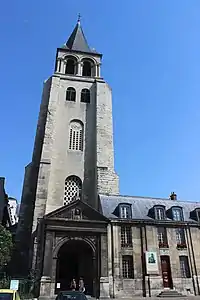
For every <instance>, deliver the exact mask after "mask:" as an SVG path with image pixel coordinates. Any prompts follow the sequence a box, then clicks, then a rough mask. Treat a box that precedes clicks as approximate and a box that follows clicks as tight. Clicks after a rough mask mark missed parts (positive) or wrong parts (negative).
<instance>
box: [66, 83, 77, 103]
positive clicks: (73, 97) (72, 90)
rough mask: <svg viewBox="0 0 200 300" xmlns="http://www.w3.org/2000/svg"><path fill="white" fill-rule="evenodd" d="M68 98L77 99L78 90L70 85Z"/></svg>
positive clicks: (68, 99) (67, 93)
mask: <svg viewBox="0 0 200 300" xmlns="http://www.w3.org/2000/svg"><path fill="white" fill-rule="evenodd" d="M66 100H67V101H73V102H75V101H76V90H75V89H74V88H73V87H68V89H67V92H66Z"/></svg>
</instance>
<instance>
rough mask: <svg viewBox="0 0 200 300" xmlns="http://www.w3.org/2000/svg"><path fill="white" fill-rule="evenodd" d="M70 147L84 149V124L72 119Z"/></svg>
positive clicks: (77, 149)
mask: <svg viewBox="0 0 200 300" xmlns="http://www.w3.org/2000/svg"><path fill="white" fill-rule="evenodd" d="M69 149H70V150H75V151H83V124H82V123H81V122H79V121H72V122H71V123H70V129H69Z"/></svg>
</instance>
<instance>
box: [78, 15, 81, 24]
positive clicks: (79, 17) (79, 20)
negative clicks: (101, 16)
mask: <svg viewBox="0 0 200 300" xmlns="http://www.w3.org/2000/svg"><path fill="white" fill-rule="evenodd" d="M80 23H81V14H80V13H79V14H78V24H80Z"/></svg>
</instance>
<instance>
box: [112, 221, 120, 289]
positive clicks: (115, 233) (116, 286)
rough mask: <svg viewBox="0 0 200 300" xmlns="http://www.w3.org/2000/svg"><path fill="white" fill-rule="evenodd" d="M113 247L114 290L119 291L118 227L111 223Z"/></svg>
mask: <svg viewBox="0 0 200 300" xmlns="http://www.w3.org/2000/svg"><path fill="white" fill-rule="evenodd" d="M113 248H114V251H113V252H114V254H113V255H114V274H113V277H114V289H115V291H119V290H120V289H121V286H120V285H121V280H120V277H121V276H120V274H121V273H120V271H121V270H120V261H121V259H120V250H121V245H120V227H119V226H117V225H113Z"/></svg>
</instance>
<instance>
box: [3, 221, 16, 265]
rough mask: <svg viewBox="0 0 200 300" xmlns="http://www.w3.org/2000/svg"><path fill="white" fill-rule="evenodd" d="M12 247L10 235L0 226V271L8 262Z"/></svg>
mask: <svg viewBox="0 0 200 300" xmlns="http://www.w3.org/2000/svg"><path fill="white" fill-rule="evenodd" d="M12 247H13V242H12V235H11V233H10V232H9V231H8V230H7V229H5V228H4V227H3V226H2V225H0V270H1V269H3V267H4V266H5V265H6V264H7V263H8V262H9V260H10V258H11V251H12Z"/></svg>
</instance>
